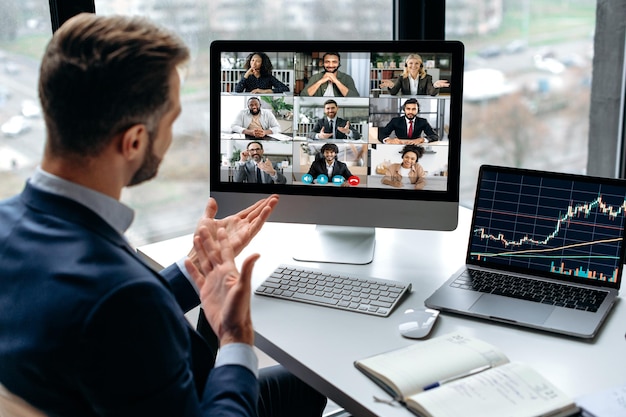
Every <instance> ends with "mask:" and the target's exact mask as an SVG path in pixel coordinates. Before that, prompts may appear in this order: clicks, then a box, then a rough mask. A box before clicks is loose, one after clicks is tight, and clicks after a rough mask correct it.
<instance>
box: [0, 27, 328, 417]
mask: <svg viewBox="0 0 626 417" xmlns="http://www.w3.org/2000/svg"><path fill="white" fill-rule="evenodd" d="M188 59H189V51H188V49H187V47H186V46H185V45H184V44H183V42H182V41H181V40H180V39H179V38H178V37H176V36H175V35H173V34H172V33H170V32H168V31H165V30H164V29H162V28H160V27H158V26H155V25H153V24H152V23H149V22H148V21H146V20H144V19H140V18H125V17H99V16H95V15H89V14H83V15H79V16H76V17H74V18H72V19H70V20H68V21H67V22H66V23H65V24H64V25H63V26H62V27H61V28H60V29H59V30H58V31H57V32H56V33H55V35H54V36H53V38H52V40H51V41H50V43H49V45H48V47H47V49H46V51H45V54H44V57H43V59H42V63H41V71H40V78H39V95H40V100H41V104H42V109H43V113H44V118H45V123H46V128H47V138H46V146H45V151H44V156H43V159H42V162H41V166H40V167H39V168H38V169H37V171H36V172H35V173H34V174H33V176H32V177H31V178H30V179H29V180H28V182H27V183H26V185H25V188H24V190H23V191H22V193H21V194H19V195H17V196H15V197H13V198H10V199H8V200H5V201H3V202H0V271H2V272H1V273H0V311H2V314H1V315H0V381H1V382H2V384H4V385H5V386H6V387H7V389H9V390H10V391H11V392H13V393H14V394H16V395H18V396H20V397H22V398H24V399H25V400H26V401H28V402H29V403H31V404H32V405H33V406H35V407H37V408H38V409H40V410H42V411H43V412H44V413H45V414H47V415H50V416H64V417H72V416H76V417H79V416H80V417H89V416H116V417H124V416H128V417H131V416H132V417H137V416H150V417H155V416H156V417H158V416H163V417H165V416H168V417H170V416H177V417H192V416H193V417H200V416H214V415H220V416H255V415H262V416H292V415H300V416H302V415H308V416H319V415H320V414H321V410H322V409H323V407H324V404H325V398H324V397H322V396H321V395H319V394H318V393H316V392H315V391H313V390H312V389H311V388H309V387H308V386H306V385H305V384H303V383H302V382H300V381H299V380H297V379H296V378H295V377H293V376H292V375H291V374H289V373H287V372H285V371H284V370H283V369H282V368H274V369H272V370H271V371H269V372H271V373H272V375H269V376H266V375H262V376H261V377H260V378H259V381H257V372H258V370H257V359H256V356H255V354H254V352H253V350H252V345H253V342H254V330H253V327H252V321H251V317H250V292H251V289H250V280H251V275H252V268H253V265H254V262H255V261H256V259H257V258H258V255H251V256H250V257H248V258H247V259H245V260H244V261H243V264H242V267H241V272H239V271H238V269H237V268H236V266H235V263H234V258H235V256H236V255H238V254H239V253H240V252H241V250H242V249H243V248H244V247H245V246H246V245H247V243H248V242H249V241H250V240H251V239H252V238H253V237H254V236H255V235H256V233H257V232H258V231H259V229H260V228H261V226H262V225H263V223H264V222H265V220H266V219H267V217H268V216H269V215H270V213H271V212H272V210H273V208H274V207H275V205H276V204H277V203H278V197H277V196H271V197H268V198H266V199H264V200H261V201H259V202H258V203H256V204H255V205H253V206H251V207H250V208H248V209H245V210H243V211H242V212H240V213H238V214H237V215H235V216H230V217H227V218H224V219H221V220H216V219H215V218H214V217H215V214H216V211H217V204H216V202H215V201H214V200H213V199H210V201H209V203H208V204H207V207H206V211H205V214H204V216H203V218H202V219H200V222H199V225H198V228H197V230H196V233H195V236H194V239H193V249H192V250H191V252H190V253H189V255H188V257H186V258H185V259H183V260H181V261H180V262H178V263H177V264H174V265H171V266H169V267H168V268H166V269H164V270H163V271H161V272H160V273H157V272H154V271H153V270H152V269H150V268H149V267H148V266H147V265H146V264H144V263H143V262H142V260H141V259H139V258H138V256H137V254H136V253H135V251H134V250H132V248H131V247H130V246H129V244H128V242H127V241H126V239H125V238H124V236H123V233H124V231H125V230H126V229H127V228H128V227H129V226H130V224H131V222H132V219H133V215H134V214H133V212H132V210H131V209H130V208H128V207H127V206H125V205H123V204H122V203H120V201H119V199H120V195H121V192H122V190H123V188H124V187H127V186H131V185H135V184H139V183H141V182H143V181H146V180H148V179H150V178H152V177H154V176H155V175H156V173H157V170H158V167H159V163H160V162H161V160H162V159H163V157H164V155H165V153H166V151H167V149H168V147H169V145H170V143H171V141H172V137H173V134H172V126H173V124H174V121H175V120H176V118H177V117H178V115H179V114H180V112H181V102H180V85H181V73H182V72H183V71H182V69H183V67H184V65H185V64H186V62H187V61H188ZM199 303H201V304H202V307H203V311H204V313H203V314H204V316H203V317H205V318H206V320H207V321H208V323H209V324H210V327H211V330H212V332H213V333H214V334H213V335H211V334H209V336H212V337H213V339H214V341H215V342H217V343H219V355H218V356H217V358H216V357H215V351H216V350H217V347H218V346H217V345H213V346H212V345H211V337H209V339H207V338H203V337H202V336H201V335H200V334H199V333H198V332H196V331H195V330H194V329H193V328H192V327H191V326H190V325H189V323H188V321H187V319H186V318H185V316H184V313H185V311H188V310H189V309H191V308H193V307H195V306H197V305H198V304H199ZM259 382H260V386H259ZM270 388H271V389H270ZM259 392H261V394H259Z"/></svg>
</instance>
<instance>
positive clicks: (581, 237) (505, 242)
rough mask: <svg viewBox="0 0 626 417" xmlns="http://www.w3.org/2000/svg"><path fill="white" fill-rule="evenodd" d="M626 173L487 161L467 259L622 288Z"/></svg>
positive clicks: (485, 265)
mask: <svg viewBox="0 0 626 417" xmlns="http://www.w3.org/2000/svg"><path fill="white" fill-rule="evenodd" d="M625 208H626V181H624V180H618V179H610V178H597V177H589V176H583V175H573V174H562V173H554V172H545V171H533V170H522V169H516V168H504V167H495V166H483V167H481V171H480V174H479V179H478V187H477V190H476V200H475V202H474V217H473V221H472V228H471V233H470V242H469V250H468V254H467V263H468V264H473V265H480V266H484V267H489V268H499V269H506V270H509V271H512V272H524V273H531V274H534V275H541V276H547V277H551V278H556V279H559V280H567V281H574V282H580V283H586V284H590V283H595V284H597V285H601V286H607V287H611V288H619V284H620V280H621V279H620V278H621V274H622V265H623V263H624V225H625V223H624V209H625Z"/></svg>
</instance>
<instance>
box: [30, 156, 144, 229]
mask: <svg viewBox="0 0 626 417" xmlns="http://www.w3.org/2000/svg"><path fill="white" fill-rule="evenodd" d="M28 181H29V182H30V184H31V185H32V186H33V187H36V188H38V189H40V190H42V191H45V192H48V193H51V194H56V195H60V196H62V197H66V198H69V199H70V200H74V201H77V202H79V203H80V204H82V205H84V206H86V207H87V208H89V209H90V210H92V211H93V212H95V213H96V214H97V215H99V216H100V217H102V218H103V219H104V221H106V222H107V223H108V224H109V225H110V226H111V227H113V228H114V229H115V230H117V231H118V232H120V233H121V234H124V233H125V232H126V230H128V228H129V227H130V225H131V223H132V222H133V218H134V217H135V213H134V211H133V210H132V209H131V208H130V207H128V206H126V205H124V204H122V203H121V202H119V201H118V200H116V199H114V198H111V197H109V196H107V195H105V194H102V193H99V192H97V191H94V190H92V189H90V188H87V187H83V186H82V185H79V184H76V183H74V182H71V181H67V180H64V179H63V178H61V177H57V176H56V175H53V174H50V173H49V172H46V171H44V170H43V169H41V167H37V169H36V170H35V174H34V175H33V176H32V177H31V178H30V179H29V180H28Z"/></svg>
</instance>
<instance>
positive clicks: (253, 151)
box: [235, 141, 287, 184]
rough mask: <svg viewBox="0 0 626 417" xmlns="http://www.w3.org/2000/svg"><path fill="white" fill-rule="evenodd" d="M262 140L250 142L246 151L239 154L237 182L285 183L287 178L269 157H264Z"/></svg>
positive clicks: (236, 173) (236, 171) (236, 172)
mask: <svg viewBox="0 0 626 417" xmlns="http://www.w3.org/2000/svg"><path fill="white" fill-rule="evenodd" d="M263 152H264V151H263V145H262V144H261V142H257V141H253V142H250V143H248V146H246V150H245V151H241V153H240V154H239V161H237V169H236V170H235V182H251V183H258V184H285V183H286V182H287V178H285V176H284V175H283V174H282V173H280V172H278V171H277V170H276V167H275V166H274V165H273V164H272V161H270V159H269V158H263Z"/></svg>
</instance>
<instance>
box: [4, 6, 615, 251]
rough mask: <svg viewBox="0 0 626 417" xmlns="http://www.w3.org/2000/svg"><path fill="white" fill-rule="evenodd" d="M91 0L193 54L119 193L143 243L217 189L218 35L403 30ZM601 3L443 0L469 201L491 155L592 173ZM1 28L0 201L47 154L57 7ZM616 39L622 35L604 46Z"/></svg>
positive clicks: (385, 10)
mask: <svg viewBox="0 0 626 417" xmlns="http://www.w3.org/2000/svg"><path fill="white" fill-rule="evenodd" d="M399 1H403V0H399ZM408 1H411V0H408ZM95 6H96V12H97V13H98V14H111V13H118V14H138V15H144V16H148V17H150V18H152V19H154V20H156V21H157V22H160V23H162V24H164V25H166V26H169V27H170V28H172V29H174V30H175V31H177V32H178V33H179V34H180V35H181V36H182V37H183V38H184V39H185V40H186V42H187V43H188V45H190V47H191V49H192V54H193V62H192V67H191V69H190V74H189V77H188V79H187V81H186V83H185V85H184V88H183V114H182V115H181V117H180V119H179V121H178V122H177V124H176V126H175V133H176V138H175V141H174V143H173V145H172V148H171V149H170V152H169V153H168V155H167V156H166V158H165V161H164V162H163V164H162V167H161V170H160V173H159V176H158V177H157V179H156V180H153V181H151V182H149V183H147V184H144V185H142V186H141V187H133V188H130V189H127V190H126V191H125V193H124V195H123V200H124V202H126V203H127V204H129V205H131V206H132V207H133V208H134V209H135V210H136V211H137V212H138V215H137V221H136V222H135V223H134V224H133V226H132V227H131V230H130V231H129V238H130V239H131V241H132V242H133V243H134V244H137V245H141V244H145V243H148V242H152V241H157V240H162V239H165V238H168V237H173V236H178V235H181V234H183V233H188V232H190V231H192V230H193V228H194V227H195V223H196V220H197V219H198V217H199V216H200V215H201V213H202V209H203V208H204V204H205V202H206V199H207V198H208V195H209V190H208V185H207V184H208V183H207V180H206V178H207V176H208V166H207V161H208V152H209V150H208V138H207V135H208V125H209V120H208V113H209V111H208V106H209V103H208V77H209V74H208V46H209V44H210V42H211V41H212V40H214V39H249V38H254V39H385V40H386V39H392V38H393V33H394V29H393V27H394V24H393V13H394V0H344V1H342V2H340V3H336V2H323V1H319V0H257V1H254V2H253V1H250V0H229V1H226V0H215V1H210V2H207V1H202V0H133V1H127V2H121V1H115V2H111V1H103V0H96V2H95ZM596 6H597V5H596V2H589V1H586V0H567V1H559V2H554V1H552V0H534V1H530V0H506V1H504V0H447V1H446V13H447V15H446V38H448V39H459V40H461V41H463V42H464V43H465V45H466V56H467V62H466V71H467V73H466V77H465V96H466V103H465V105H464V112H463V123H464V126H463V144H462V169H461V175H462V179H461V181H462V182H461V186H462V188H461V201H462V204H464V205H468V206H469V205H471V204H472V203H473V200H472V199H473V193H474V185H475V181H476V173H477V170H478V166H479V165H480V164H482V163H492V164H502V165H512V166H524V167H528V168H542V169H551V170H557V171H567V172H583V173H584V172H587V171H588V170H589V169H590V168H592V167H588V166H587V161H588V156H587V154H588V138H589V109H590V94H591V84H592V83H591V69H592V56H593V42H594V29H595V26H596V16H595V11H596ZM59 7H64V6H62V5H59ZM606 7H608V6H606ZM612 15H613V14H607V15H606V16H605V15H600V16H598V19H605V20H610V19H611V16H612ZM603 22H604V20H603ZM0 23H2V25H0V125H3V124H5V122H8V121H9V120H10V119H12V118H14V117H15V116H20V117H19V118H18V121H17V122H15V121H14V122H13V124H9V126H8V127H6V130H8V132H9V133H7V134H5V133H0V198H6V197H8V196H11V195H13V194H15V193H17V192H19V191H20V190H21V189H22V187H23V183H24V180H25V179H26V178H27V177H28V176H29V175H30V174H31V173H32V171H33V169H34V168H35V166H36V165H37V164H38V163H39V160H40V158H41V152H42V150H43V143H44V137H45V132H44V127H43V121H42V120H41V117H40V115H39V110H38V109H39V107H38V99H37V87H36V81H35V80H36V79H37V72H38V61H39V60H40V59H41V54H42V52H43V49H44V47H45V44H46V42H47V41H48V39H49V37H50V33H51V27H50V10H49V7H48V4H46V3H42V4H39V3H38V2H5V5H4V8H3V14H2V15H1V16H0ZM605 23H606V22H604V23H603V24H598V27H600V28H602V27H603V25H605ZM621 41H622V42H623V39H622V40H621ZM620 48H621V50H623V44H622V43H620V42H618V41H615V44H614V45H612V46H611V47H607V48H603V50H602V51H596V53H597V54H600V53H602V54H604V53H608V52H606V51H607V50H612V51H615V50H619V49H620ZM622 59H623V57H622ZM597 61H600V60H598V59H597ZM622 65H623V64H622ZM620 73H621V72H620V71H617V72H616V73H615V79H616V80H617V79H619V78H620ZM622 93H623V92H622ZM617 94H620V93H617ZM489 96H493V97H489ZM11 132H16V133H11ZM593 140H594V141H596V143H598V142H609V141H614V138H612V137H608V136H603V137H594V138H593Z"/></svg>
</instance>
